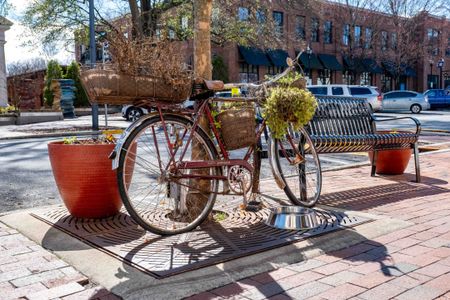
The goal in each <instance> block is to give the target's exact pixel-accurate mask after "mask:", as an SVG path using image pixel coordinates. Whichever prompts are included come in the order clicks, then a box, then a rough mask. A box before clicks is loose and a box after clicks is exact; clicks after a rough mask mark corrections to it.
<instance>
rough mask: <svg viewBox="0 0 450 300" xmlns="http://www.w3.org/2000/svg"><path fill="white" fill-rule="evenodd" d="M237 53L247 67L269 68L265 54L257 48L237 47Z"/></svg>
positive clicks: (269, 64)
mask: <svg viewBox="0 0 450 300" xmlns="http://www.w3.org/2000/svg"><path fill="white" fill-rule="evenodd" d="M238 49H239V53H241V55H242V57H243V58H244V60H245V62H246V63H248V64H249V65H255V66H271V65H272V64H271V63H270V61H269V59H268V58H267V55H266V53H264V51H262V50H261V49H258V48H253V47H244V46H238Z"/></svg>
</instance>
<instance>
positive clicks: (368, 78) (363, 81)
mask: <svg viewBox="0 0 450 300" xmlns="http://www.w3.org/2000/svg"><path fill="white" fill-rule="evenodd" d="M359 80H360V81H359V82H360V83H359V84H360V85H372V74H371V73H369V72H364V73H362V74H361V76H360V77H359Z"/></svg>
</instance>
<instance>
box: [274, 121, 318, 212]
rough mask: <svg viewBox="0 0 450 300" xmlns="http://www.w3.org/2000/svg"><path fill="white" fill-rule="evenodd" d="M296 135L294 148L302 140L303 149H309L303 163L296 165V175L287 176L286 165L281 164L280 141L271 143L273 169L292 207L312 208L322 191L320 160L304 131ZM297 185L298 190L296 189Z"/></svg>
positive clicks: (284, 163) (301, 130) (276, 140)
mask: <svg viewBox="0 0 450 300" xmlns="http://www.w3.org/2000/svg"><path fill="white" fill-rule="evenodd" d="M296 134H297V135H298V138H295V140H298V144H296V146H297V147H299V145H300V140H301V139H303V149H306V148H307V149H309V150H307V151H306V153H304V158H305V160H304V162H303V163H300V164H298V168H295V169H296V171H298V173H297V174H295V175H291V174H287V167H288V164H287V163H286V162H282V160H281V158H282V157H281V155H280V152H281V153H283V152H282V151H280V150H281V149H280V148H281V147H280V143H282V141H281V140H278V139H275V140H274V141H273V143H272V151H271V154H272V155H274V156H275V157H274V158H275V166H274V167H275V168H277V171H278V173H279V174H280V175H281V178H282V180H283V182H284V184H285V187H284V189H283V190H284V192H285V194H286V196H287V197H288V199H289V200H290V201H291V202H292V203H293V204H294V205H300V206H305V207H313V206H314V205H316V203H317V201H318V200H319V198H320V192H321V189H322V172H321V167H320V160H319V157H318V155H317V152H316V149H315V147H314V144H313V143H312V141H311V138H310V137H309V134H308V133H307V132H306V130H305V129H304V128H301V129H300V130H299V131H298V132H297V133H296ZM306 145H307V146H306ZM298 151H300V150H298ZM292 169H294V168H292ZM296 176H298V178H299V180H298V182H297V180H296ZM297 183H298V189H297V188H296V186H297ZM302 185H303V187H302ZM308 188H309V190H308ZM305 193H306V194H305Z"/></svg>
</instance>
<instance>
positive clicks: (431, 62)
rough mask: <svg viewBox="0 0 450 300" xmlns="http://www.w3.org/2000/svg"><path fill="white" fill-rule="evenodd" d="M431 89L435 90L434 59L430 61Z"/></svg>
mask: <svg viewBox="0 0 450 300" xmlns="http://www.w3.org/2000/svg"><path fill="white" fill-rule="evenodd" d="M429 62H430V88H433V83H434V82H433V81H434V80H433V64H434V62H433V60H432V59H430V61H429Z"/></svg>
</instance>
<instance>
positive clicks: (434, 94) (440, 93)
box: [423, 88, 450, 109]
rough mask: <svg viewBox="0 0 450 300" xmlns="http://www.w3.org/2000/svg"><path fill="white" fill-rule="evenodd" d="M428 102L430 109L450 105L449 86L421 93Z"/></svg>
mask: <svg viewBox="0 0 450 300" xmlns="http://www.w3.org/2000/svg"><path fill="white" fill-rule="evenodd" d="M423 95H424V96H425V98H426V99H428V103H430V109H433V108H440V107H450V88H449V89H448V90H447V89H446V90H444V89H432V90H427V91H426V92H425V93H423Z"/></svg>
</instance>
